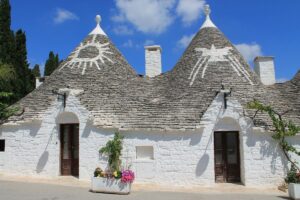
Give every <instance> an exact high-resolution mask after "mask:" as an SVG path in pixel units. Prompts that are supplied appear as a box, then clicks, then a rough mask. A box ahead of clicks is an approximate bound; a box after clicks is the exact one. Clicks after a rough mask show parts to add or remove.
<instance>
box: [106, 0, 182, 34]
mask: <svg viewBox="0 0 300 200" xmlns="http://www.w3.org/2000/svg"><path fill="white" fill-rule="evenodd" d="M115 1H116V6H117V9H118V11H119V13H118V14H117V15H115V16H113V17H112V19H113V20H114V21H115V22H124V21H128V22H130V23H131V24H133V25H134V26H135V28H136V29H137V30H139V31H141V32H144V33H155V34H159V33H162V32H163V31H165V30H166V28H167V27H168V26H169V25H170V24H172V22H173V20H174V16H173V15H172V13H171V11H172V8H173V7H174V6H175V4H176V0H115Z"/></svg>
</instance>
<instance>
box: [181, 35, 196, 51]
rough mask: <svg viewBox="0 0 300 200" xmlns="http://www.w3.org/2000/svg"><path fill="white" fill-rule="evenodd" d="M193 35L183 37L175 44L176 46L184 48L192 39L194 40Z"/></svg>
mask: <svg viewBox="0 0 300 200" xmlns="http://www.w3.org/2000/svg"><path fill="white" fill-rule="evenodd" d="M194 36H195V34H191V35H184V36H183V37H182V38H181V39H180V40H179V41H178V42H177V46H178V47H179V48H182V49H184V48H186V47H187V46H188V45H189V44H190V43H191V41H192V39H193V38H194Z"/></svg>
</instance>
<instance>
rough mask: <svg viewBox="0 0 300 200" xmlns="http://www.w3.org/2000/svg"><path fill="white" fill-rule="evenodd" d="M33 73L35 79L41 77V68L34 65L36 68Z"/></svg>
mask: <svg viewBox="0 0 300 200" xmlns="http://www.w3.org/2000/svg"><path fill="white" fill-rule="evenodd" d="M31 73H32V74H33V76H34V77H41V71H40V66H39V65H38V64H36V65H34V67H33V68H32V70H31Z"/></svg>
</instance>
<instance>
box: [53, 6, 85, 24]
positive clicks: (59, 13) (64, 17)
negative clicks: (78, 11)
mask: <svg viewBox="0 0 300 200" xmlns="http://www.w3.org/2000/svg"><path fill="white" fill-rule="evenodd" d="M78 19H79V17H78V16H77V15H75V14H74V13H72V12H71V11H68V10H65V9H62V8H57V9H56V13H55V17H54V19H53V21H54V23H55V24H61V23H64V22H65V21H68V20H78Z"/></svg>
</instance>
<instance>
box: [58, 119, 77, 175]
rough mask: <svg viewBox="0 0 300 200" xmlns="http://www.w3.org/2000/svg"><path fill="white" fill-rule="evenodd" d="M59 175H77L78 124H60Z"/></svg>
mask: <svg viewBox="0 0 300 200" xmlns="http://www.w3.org/2000/svg"><path fill="white" fill-rule="evenodd" d="M60 130H61V133H60V136H61V138H60V139H61V140H60V141H61V175H63V176H70V175H72V176H78V175H79V124H62V125H61V127H60Z"/></svg>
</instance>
